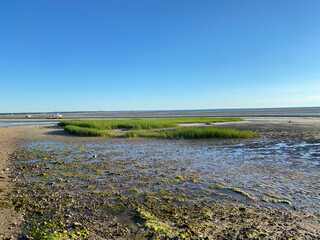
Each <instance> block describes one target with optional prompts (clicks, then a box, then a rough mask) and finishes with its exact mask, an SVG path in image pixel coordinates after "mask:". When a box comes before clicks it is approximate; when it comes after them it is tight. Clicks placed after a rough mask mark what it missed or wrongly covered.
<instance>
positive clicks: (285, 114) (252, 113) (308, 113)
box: [0, 107, 320, 122]
mask: <svg viewBox="0 0 320 240" xmlns="http://www.w3.org/2000/svg"><path fill="white" fill-rule="evenodd" d="M29 114H31V118H28V119H26V118H25V114H23V113H19V114H13V115H12V114H11V115H10V114H7V115H5V114H0V121H4V120H19V121H20V120H22V119H24V120H26V121H43V122H45V121H55V120H52V119H46V118H48V117H50V116H51V113H29ZM61 114H62V115H63V117H62V118H63V119H113V118H184V117H241V118H311V119H312V118H316V119H318V118H320V107H305V108H265V109H262V108H252V109H207V110H206V109H198V110H163V111H160V110H154V111H105V112H101V111H94V112H93V111H88V112H85V111H84V112H61Z"/></svg>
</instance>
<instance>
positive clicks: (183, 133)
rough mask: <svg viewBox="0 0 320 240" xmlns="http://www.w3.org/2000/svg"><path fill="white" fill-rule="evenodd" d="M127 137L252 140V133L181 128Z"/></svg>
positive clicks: (131, 132)
mask: <svg viewBox="0 0 320 240" xmlns="http://www.w3.org/2000/svg"><path fill="white" fill-rule="evenodd" d="M124 136H125V137H154V138H171V139H183V138H188V139H202V138H252V137H254V136H255V133H254V132H252V131H248V130H245V131H240V130H237V129H232V128H194V127H192V128H179V129H174V130H167V131H164V132H146V131H141V130H140V131H135V130H132V131H129V132H126V133H125V135H124Z"/></svg>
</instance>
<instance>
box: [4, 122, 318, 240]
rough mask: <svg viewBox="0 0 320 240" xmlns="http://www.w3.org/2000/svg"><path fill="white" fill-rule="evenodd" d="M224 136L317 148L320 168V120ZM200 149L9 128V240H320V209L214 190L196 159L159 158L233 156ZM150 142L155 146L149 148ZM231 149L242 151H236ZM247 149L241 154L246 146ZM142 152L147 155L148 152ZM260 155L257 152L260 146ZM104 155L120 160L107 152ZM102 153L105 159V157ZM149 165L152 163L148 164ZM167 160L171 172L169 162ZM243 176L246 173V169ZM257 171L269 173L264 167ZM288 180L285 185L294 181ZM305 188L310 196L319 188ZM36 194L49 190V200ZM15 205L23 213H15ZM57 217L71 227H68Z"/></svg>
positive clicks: (237, 189) (231, 189) (221, 184)
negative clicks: (248, 135)
mask: <svg viewBox="0 0 320 240" xmlns="http://www.w3.org/2000/svg"><path fill="white" fill-rule="evenodd" d="M216 127H234V128H238V129H250V130H254V131H256V132H258V133H259V134H260V137H259V139H258V140H259V141H260V142H261V141H262V142H263V141H267V142H268V143H269V144H273V143H275V144H278V143H281V144H284V142H285V143H286V144H287V142H289V143H290V144H291V143H292V145H290V146H289V147H292V146H295V145H294V144H296V142H306V143H307V144H313V145H312V146H313V148H314V149H315V150H314V151H315V153H314V155H312V159H311V160H312V161H313V163H314V164H315V166H318V165H317V160H318V162H319V161H320V160H319V158H320V156H319V155H317V154H318V153H319V151H318V150H319V149H318V148H317V146H318V145H317V144H318V143H320V120H317V119H294V120H288V119H248V120H247V121H246V122H239V123H223V124H216ZM200 141H201V140H200ZM200 141H196V142H192V141H188V140H185V141H184V140H181V141H173V140H161V141H154V140H151V141H149V140H148V139H143V140H126V139H109V140H107V141H106V140H105V139H101V138H86V137H75V136H72V135H69V134H68V133H66V132H64V131H63V130H62V129H61V128H59V127H56V126H54V125H52V124H51V125H32V126H10V127H0V150H1V151H0V153H1V155H0V157H1V158H0V170H1V175H0V177H1V179H0V187H1V189H3V191H2V192H1V193H0V194H1V195H0V196H1V201H2V203H8V204H7V205H2V206H4V207H2V208H1V209H0V211H1V215H0V222H1V225H0V233H1V234H2V235H0V239H1V237H2V238H3V239H10V237H11V236H14V237H16V238H17V237H21V238H27V236H29V237H33V238H35V239H41V236H42V237H43V236H45V235H48V234H49V235H50V234H56V236H62V237H65V238H67V237H70V236H71V237H72V236H73V237H74V238H76V237H78V238H79V239H153V238H154V239H156V238H160V239H162V238H163V239H178V237H180V238H181V237H183V236H184V237H185V238H186V239H221V238H225V239H237V238H238V239H242V238H245V237H247V238H249V239H250V238H255V237H256V238H257V239H259V238H260V239H281V238H282V239H289V238H290V237H291V238H293V239H318V238H319V237H320V227H319V226H320V222H319V219H320V218H319V209H318V206H319V205H318V204H319V202H317V200H314V202H312V204H313V205H314V206H313V207H312V211H311V210H309V209H308V206H307V207H303V208H299V206H298V204H297V205H296V204H295V202H294V201H295V199H294V197H292V199H289V198H288V196H289V195H288V196H286V195H283V196H282V195H281V194H282V193H281V190H279V192H268V194H269V195H268V196H266V194H265V192H263V190H264V189H258V187H256V188H254V187H253V186H250V188H252V189H255V190H250V188H246V187H242V186H241V185H239V184H237V180H233V181H232V183H230V184H229V183H228V182H227V180H228V179H222V180H221V181H220V180H219V181H218V180H217V179H219V175H216V176H215V175H212V176H211V178H210V176H209V177H208V179H209V180H208V179H207V178H205V177H203V176H201V174H197V173H196V171H193V170H190V171H189V170H188V169H187V166H188V164H189V165H190V164H191V165H192V164H193V165H194V166H196V164H198V162H195V161H194V159H193V158H192V159H191V158H190V159H187V161H188V162H186V161H179V159H175V157H174V154H173V155H172V156H171V157H170V158H169V159H168V160H166V159H165V158H163V157H162V155H163V154H164V153H166V151H163V150H162V149H161V150H158V148H154V146H157V147H158V146H166V147H167V148H169V150H168V153H172V151H173V150H171V149H170V146H171V147H172V146H174V147H176V148H177V150H179V147H181V149H182V150H183V149H184V148H185V149H188V148H190V147H191V146H192V147H194V146H196V147H195V148H196V149H197V150H199V149H204V146H207V145H210V146H211V147H212V148H214V147H215V146H216V145H219V144H220V145H219V148H222V147H224V146H225V145H224V144H225V143H221V142H220V143H219V141H216V142H215V141H208V142H206V141H202V142H200ZM144 142H145V143H146V144H142V143H144ZM150 142H151V143H152V144H153V145H152V144H151V146H152V148H150ZM43 143H45V144H43ZM186 144H189V145H188V146H186ZM226 144H227V145H226V146H228V148H229V149H231V150H232V151H235V147H234V143H233V142H232V143H229V142H228V143H226ZM237 144H238V145H237V149H236V150H238V149H240V148H241V147H238V146H239V144H243V143H237ZM119 146H120V147H122V148H124V147H128V151H129V152H130V151H131V150H130V148H132V149H134V148H137V146H138V147H139V148H140V150H139V151H133V150H132V153H135V154H136V155H139V154H140V155H139V156H140V157H138V158H135V157H131V156H126V155H125V153H123V152H119V151H117V150H116V149H117V148H118V147H119ZM142 146H143V147H145V146H147V147H145V150H144V149H143V148H142ZM185 146H186V147H185ZM240 146H243V145H240ZM308 146H309V145H308ZM253 147H254V148H257V144H255V145H254V146H253ZM259 147H260V146H259ZM304 148H306V147H304ZM104 149H110V151H107V152H104ZM150 149H151V150H150ZM154 149H155V150H157V151H159V152H157V151H155V150H154ZM289 149H292V148H289ZM215 150H216V149H215ZM302 150H303V151H305V152H308V151H309V150H308V149H302V148H301V149H300V150H297V153H296V154H298V153H299V152H301V151H302ZM186 151H187V150H186ZM208 151H209V150H208ZM212 151H213V150H212ZM290 151H291V150H290ZM96 152H97V153H98V156H95V153H96ZM146 152H148V154H151V153H150V152H153V155H145V153H146ZM130 153H131V152H130ZM187 153H188V154H189V152H187ZM156 154H158V155H156ZM286 154H287V153H286ZM145 156H147V157H148V159H151V160H148V161H146V160H145ZM195 156H197V155H195ZM281 156H282V155H281ZM283 156H285V155H283ZM195 158H196V157H195ZM9 159H10V160H9ZM37 159H42V160H41V161H38V160H37ZM70 159H72V160H70ZM117 159H119V161H117ZM161 159H163V162H164V164H162V163H161V162H159V160H161ZM58 161H59V163H58ZM294 164H297V163H296V162H295V163H294ZM255 165H257V163H255ZM84 166H85V167H84ZM132 166H134V167H132ZM230 166H231V165H230ZM240 167H242V169H244V168H243V167H244V165H241V166H240ZM291 167H292V166H291ZM184 168H185V170H183V169H184ZM277 168H278V167H277ZM277 168H275V171H276V170H277ZM79 169H80V170H81V171H80V170H79ZM221 169H222V170H223V168H221ZM255 169H258V170H261V171H266V170H264V169H263V168H262V167H260V166H259V168H258V167H257V168H255ZM236 170H237V171H239V170H238V169H236ZM244 170H246V169H244ZM249 170H250V169H249ZM307 170H308V169H307V168H304V171H307ZM199 171H200V172H201V171H203V170H201V169H199ZM247 171H248V170H247ZM221 174H222V175H223V174H224V173H223V172H222V173H221ZM286 174H287V175H283V176H290V174H291V173H290V172H289V173H287V172H286ZM301 174H308V172H306V173H301ZM314 174H315V175H314V179H315V180H316V179H317V177H318V179H319V175H317V173H314ZM75 176H76V177H75ZM126 177H127V178H126ZM213 178H214V180H212V179H213ZM119 179H122V180H121V182H120V181H119ZM229 179H233V177H232V176H231V177H230V178H229ZM301 179H304V178H303V177H301ZM240 180H241V179H239V181H240ZM285 180H286V181H287V179H285ZM298 180H299V179H298ZM298 180H297V178H295V179H294V181H298ZM243 181H244V180H243ZM301 181H302V180H301ZM248 183H249V182H248ZM302 183H303V184H304V185H303V187H306V188H307V187H310V186H307V184H306V183H304V182H302ZM308 184H309V183H308ZM314 184H318V183H316V182H315V183H314ZM233 185H234V186H233ZM311 187H312V186H311ZM262 188H263V187H262ZM31 189H39V192H37V191H33V192H32V191H30V190H31ZM248 189H249V190H250V191H251V192H249V190H248ZM256 190H257V191H258V190H259V191H260V192H259V194H261V195H262V194H264V197H263V198H262V197H261V198H260V199H259V200H256V199H255V198H258V197H259V194H258V193H257V196H255V195H254V194H255V192H256ZM307 190H309V189H307ZM307 190H305V189H304V191H307ZM40 192H41V193H42V194H41V195H39V193H40ZM275 193H277V195H276V194H275ZM303 194H305V193H301V196H302V197H305V198H306V199H307V198H308V196H309V197H312V196H313V195H306V196H304V195H303ZM306 194H307V193H306ZM278 195H280V196H278ZM250 197H251V199H250ZM11 199H14V203H13V204H11V205H10V200H11ZM35 199H36V200H37V201H38V202H37V203H35V202H34V201H35ZM288 199H289V200H290V201H289V200H288ZM262 200H265V201H262ZM267 200H268V201H269V202H268V201H267ZM281 201H283V202H281ZM291 202H292V204H291ZM48 203H51V204H48ZM53 203H55V204H53ZM289 203H290V204H291V205H289ZM14 209H16V210H17V211H16V210H14ZM32 211H34V212H32ZM53 213H54V214H53ZM57 216H62V217H59V219H58V218H57ZM48 219H49V220H48ZM48 221H49V222H51V223H53V222H54V223H55V228H56V229H49V228H47V227H46V226H47V225H48ZM32 224H33V225H32ZM34 224H38V226H37V227H35V226H34ZM51 225H53V224H51ZM32 234H33V235H32ZM41 234H45V235H41ZM62 239H63V238H62Z"/></svg>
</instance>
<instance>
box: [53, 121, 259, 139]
mask: <svg viewBox="0 0 320 240" xmlns="http://www.w3.org/2000/svg"><path fill="white" fill-rule="evenodd" d="M234 121H244V120H243V119H241V118H172V119H119V120H69V121H61V122H59V123H58V125H59V126H64V127H65V130H66V131H68V132H70V133H72V134H76V135H80V136H100V137H105V136H119V135H117V134H116V133H113V132H110V131H107V130H113V129H126V130H128V131H127V132H125V133H124V135H123V136H124V137H128V138H130V137H153V138H171V139H183V138H190V139H193V138H196V139H197V138H198V139H200V138H251V137H254V136H255V133H253V132H251V131H240V130H236V129H228V128H213V127H211V128H210V127H208V128H196V127H185V128H178V127H179V124H188V123H189V124H190V123H204V124H207V125H211V124H212V123H221V122H234ZM168 128H175V129H170V130H165V131H161V132H159V131H147V130H155V129H168Z"/></svg>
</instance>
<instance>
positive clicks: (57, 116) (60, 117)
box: [47, 112, 62, 119]
mask: <svg viewBox="0 0 320 240" xmlns="http://www.w3.org/2000/svg"><path fill="white" fill-rule="evenodd" d="M47 119H62V114H59V113H58V112H56V113H55V114H52V115H51V117H49V118H47Z"/></svg>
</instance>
